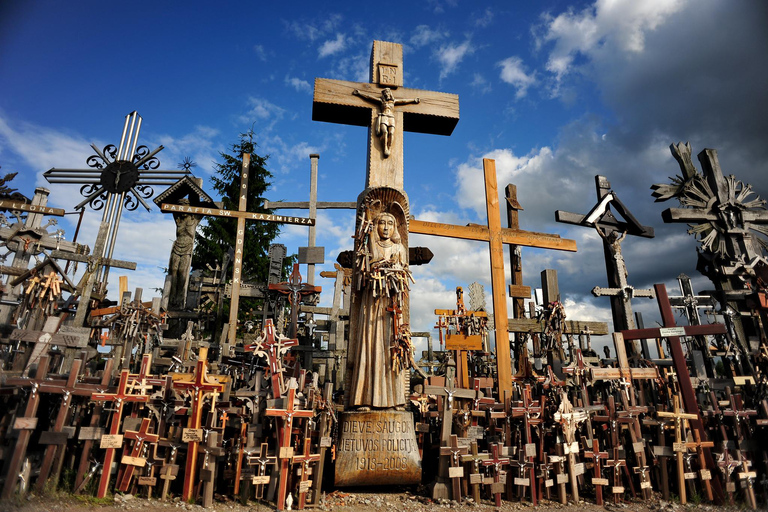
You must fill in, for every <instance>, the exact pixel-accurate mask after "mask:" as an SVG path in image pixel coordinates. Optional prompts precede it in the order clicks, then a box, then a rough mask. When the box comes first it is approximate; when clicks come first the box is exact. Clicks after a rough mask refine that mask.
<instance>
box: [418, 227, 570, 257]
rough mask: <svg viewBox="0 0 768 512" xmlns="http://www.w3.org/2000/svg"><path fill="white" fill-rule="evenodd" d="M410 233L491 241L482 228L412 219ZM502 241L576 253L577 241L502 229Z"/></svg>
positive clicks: (487, 230)
mask: <svg viewBox="0 0 768 512" xmlns="http://www.w3.org/2000/svg"><path fill="white" fill-rule="evenodd" d="M408 231H409V232H410V233H417V234H424V235H437V236H446V237H450V238H460V239H463V240H478V241H485V242H488V241H490V231H489V229H488V228H486V227H481V226H456V225H453V224H443V223H441V222H426V221H421V220H416V219H412V220H411V221H410V222H409V223H408ZM501 240H502V242H503V243H505V244H513V245H521V246H523V247H538V248H541V249H556V250H561V251H570V252H576V241H575V240H569V239H567V238H560V236H559V235H547V234H544V233H534V232H531V231H522V230H517V229H509V228H502V229H501Z"/></svg>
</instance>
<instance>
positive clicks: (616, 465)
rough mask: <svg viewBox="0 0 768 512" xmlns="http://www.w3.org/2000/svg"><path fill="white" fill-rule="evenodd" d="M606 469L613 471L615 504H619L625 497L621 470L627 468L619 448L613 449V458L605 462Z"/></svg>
mask: <svg viewBox="0 0 768 512" xmlns="http://www.w3.org/2000/svg"><path fill="white" fill-rule="evenodd" d="M605 465H606V467H610V468H612V469H613V486H612V487H611V492H612V493H613V502H614V503H618V502H619V501H621V497H622V496H623V495H624V486H623V485H622V484H621V469H622V468H626V467H627V461H626V460H624V459H622V458H621V457H619V447H618V446H614V447H613V458H612V459H608V460H607V461H605Z"/></svg>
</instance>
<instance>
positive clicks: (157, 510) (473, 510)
mask: <svg viewBox="0 0 768 512" xmlns="http://www.w3.org/2000/svg"><path fill="white" fill-rule="evenodd" d="M5 505H6V506H3V505H0V509H2V510H3V511H8V512H11V511H12V512H43V511H45V512H81V511H83V512H84V511H98V512H118V511H119V512H126V511H127V510H139V509H140V510H142V511H143V512H161V511H162V512H170V511H173V510H188V511H194V512H203V511H208V512H248V511H268V510H274V507H273V506H271V505H266V504H261V503H256V502H250V503H248V504H247V505H241V504H240V503H237V502H232V501H225V500H224V499H223V498H220V499H218V500H217V501H216V502H215V503H214V506H213V507H212V508H209V509H204V508H203V507H201V506H200V505H192V504H188V503H184V502H181V501H179V500H178V498H176V500H175V501H167V502H161V501H158V500H151V501H147V500H146V499H143V498H136V497H134V496H132V495H116V496H115V497H114V499H105V500H95V499H93V498H77V497H73V496H68V495H60V496H45V497H42V496H34V495H30V496H27V497H26V498H24V499H23V500H20V501H18V502H15V503H7V504H5ZM319 508H320V510H329V511H330V510H332V511H336V512H400V511H402V512H406V511H407V512H412V511H415V512H419V511H423V512H427V511H432V510H435V509H438V508H440V509H451V510H456V511H458V512H485V511H487V512H491V511H493V512H495V511H497V510H500V511H501V512H505V511H513V510H531V511H533V510H534V507H533V506H532V505H531V503H530V502H528V501H525V502H515V501H512V502H510V501H504V502H502V506H501V508H500V509H497V508H496V507H495V506H494V505H493V502H491V501H483V503H482V504H480V505H478V504H475V503H473V502H472V501H471V500H469V501H467V500H465V501H464V502H463V503H462V504H459V503H456V502H455V501H451V500H437V501H434V500H431V499H429V498H427V497H425V496H420V495H416V494H412V493H410V492H392V493H382V492H381V491H380V490H379V491H376V492H374V491H371V492H364V491H361V492H357V491H356V492H340V491H335V492H333V493H330V494H326V495H325V496H324V499H323V500H322V503H321V505H320V507H319ZM536 510H540V511H550V510H552V511H554V510H557V511H558V512H577V511H578V512H598V511H601V510H608V511H615V512H619V511H624V510H627V511H633V512H634V511H637V512H687V511H691V512H699V511H700V512H714V511H715V510H717V511H718V512H721V511H722V512H737V511H743V510H745V509H744V508H743V507H716V506H714V505H708V504H702V505H692V504H688V505H680V504H678V503H674V502H665V501H662V500H661V498H660V497H657V498H655V499H652V500H648V501H641V500H634V501H629V502H624V503H620V504H617V505H614V504H613V503H609V504H606V505H605V507H599V506H597V505H595V504H594V503H586V502H584V501H581V502H579V503H578V504H573V503H569V504H568V505H561V504H559V503H556V502H552V501H547V500H544V502H543V503H541V504H540V505H539V506H538V507H536Z"/></svg>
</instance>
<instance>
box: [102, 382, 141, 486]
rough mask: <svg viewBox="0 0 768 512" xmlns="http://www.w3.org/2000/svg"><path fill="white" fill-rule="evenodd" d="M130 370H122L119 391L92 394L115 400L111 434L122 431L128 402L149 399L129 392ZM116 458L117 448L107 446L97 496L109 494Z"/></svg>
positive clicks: (110, 400) (104, 400)
mask: <svg viewBox="0 0 768 512" xmlns="http://www.w3.org/2000/svg"><path fill="white" fill-rule="evenodd" d="M129 375H130V372H129V371H128V370H123V371H122V372H120V381H119V382H118V384H117V392H115V393H93V394H91V400H93V401H94V402H114V403H115V408H114V409H113V411H112V418H111V419H110V423H109V435H112V436H114V435H117V434H119V433H120V421H121V420H122V414H123V406H124V405H125V403H126V402H144V403H146V402H147V400H149V397H148V396H147V395H143V394H139V395H135V394H131V393H128V392H127V390H128V378H129ZM114 460H115V448H107V449H106V453H105V454H104V469H103V470H102V473H101V480H99V489H98V491H97V493H96V497H97V498H103V497H104V496H106V495H107V490H108V487H109V477H110V473H111V472H112V463H113V462H114Z"/></svg>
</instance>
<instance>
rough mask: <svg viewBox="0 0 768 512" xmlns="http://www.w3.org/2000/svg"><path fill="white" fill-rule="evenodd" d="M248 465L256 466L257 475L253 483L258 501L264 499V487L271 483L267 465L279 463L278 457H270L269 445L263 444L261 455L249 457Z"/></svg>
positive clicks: (260, 450)
mask: <svg viewBox="0 0 768 512" xmlns="http://www.w3.org/2000/svg"><path fill="white" fill-rule="evenodd" d="M247 460H248V465H249V466H256V467H257V469H256V474H255V475H254V476H253V477H252V483H253V485H255V486H256V499H261V498H263V497H264V485H265V484H268V483H269V475H267V465H274V464H275V462H276V461H277V457H276V456H270V455H269V444H267V443H261V446H260V447H259V454H258V455H256V456H252V455H249V456H248V459H247Z"/></svg>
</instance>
